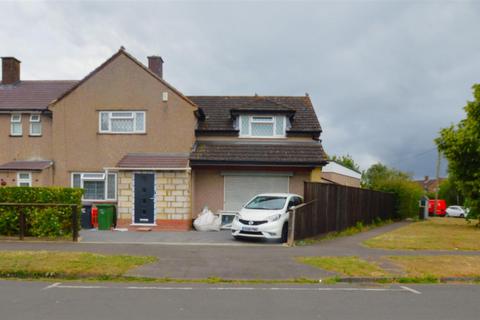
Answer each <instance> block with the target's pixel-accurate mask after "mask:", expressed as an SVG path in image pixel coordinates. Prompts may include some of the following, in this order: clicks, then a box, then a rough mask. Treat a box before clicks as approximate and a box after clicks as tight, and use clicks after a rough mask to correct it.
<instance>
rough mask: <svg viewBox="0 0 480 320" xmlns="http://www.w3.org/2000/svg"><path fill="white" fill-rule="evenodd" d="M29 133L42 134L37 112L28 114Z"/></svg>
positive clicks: (33, 134) (32, 134)
mask: <svg viewBox="0 0 480 320" xmlns="http://www.w3.org/2000/svg"><path fill="white" fill-rule="evenodd" d="M30 135H31V136H41V135H42V119H41V117H40V115H39V114H31V115H30Z"/></svg>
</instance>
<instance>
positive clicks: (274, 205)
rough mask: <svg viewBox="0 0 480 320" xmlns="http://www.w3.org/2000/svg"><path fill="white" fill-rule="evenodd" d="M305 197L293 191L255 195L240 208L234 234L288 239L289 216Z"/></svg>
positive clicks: (245, 236)
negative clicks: (292, 192)
mask: <svg viewBox="0 0 480 320" xmlns="http://www.w3.org/2000/svg"><path fill="white" fill-rule="evenodd" d="M301 203H303V198H302V197H301V196H299V195H297V194H291V193H265V194H259V195H256V196H255V197H253V198H252V199H251V200H250V201H248V202H247V204H246V205H244V206H243V207H242V209H240V211H239V212H238V214H237V215H236V216H235V218H234V220H233V223H232V236H233V237H234V238H235V239H239V238H265V239H279V240H281V241H282V242H285V241H287V236H288V216H289V211H290V209H291V208H292V207H294V206H298V205H299V204H301Z"/></svg>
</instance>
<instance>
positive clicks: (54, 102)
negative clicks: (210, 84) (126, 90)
mask: <svg viewBox="0 0 480 320" xmlns="http://www.w3.org/2000/svg"><path fill="white" fill-rule="evenodd" d="M122 54H123V55H124V56H126V57H127V58H129V59H130V60H131V61H133V62H134V63H136V64H137V65H138V66H139V67H140V68H142V69H143V70H144V71H146V72H147V73H148V74H150V75H151V76H152V77H154V78H155V79H157V80H158V81H160V82H161V83H162V84H163V85H165V86H166V87H167V88H169V89H170V90H172V91H173V92H175V93H176V94H177V95H178V96H180V98H182V99H183V100H185V101H186V102H188V103H189V104H190V105H192V106H194V107H196V105H195V103H194V102H192V101H191V100H190V99H189V98H187V97H186V96H184V95H183V93H181V92H180V91H178V90H177V89H176V88H175V87H174V86H172V85H171V84H169V83H168V82H167V81H165V80H164V79H162V78H160V77H159V76H158V75H156V74H155V73H154V72H152V71H151V70H150V69H148V68H147V67H146V66H145V65H144V64H143V63H141V62H140V61H138V60H137V59H136V58H134V57H133V56H132V55H131V54H129V53H128V52H127V51H126V50H125V48H124V47H120V49H119V50H118V51H117V52H116V53H115V54H114V55H113V56H111V57H110V58H109V59H107V60H106V61H105V62H104V63H102V64H101V65H100V66H98V67H97V68H95V69H94V70H93V71H92V72H90V73H89V74H88V75H87V76H85V77H84V78H83V79H82V80H80V81H79V82H77V83H76V84H75V85H74V86H73V87H71V88H70V89H69V90H67V91H66V92H64V93H63V94H62V95H60V97H58V98H57V99H56V100H55V101H53V102H52V103H51V105H54V104H56V103H58V102H59V101H61V100H62V99H64V98H65V97H67V96H68V95H69V94H70V93H72V92H73V91H75V89H77V88H78V87H80V86H81V85H82V84H83V83H84V82H86V81H87V80H88V79H90V78H91V77H93V76H94V75H95V74H96V73H98V72H99V71H101V70H102V69H103V68H105V67H106V66H108V65H109V64H110V62H112V61H114V60H115V59H116V58H117V57H118V56H120V55H122Z"/></svg>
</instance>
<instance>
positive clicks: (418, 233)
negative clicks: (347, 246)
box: [363, 218, 480, 250]
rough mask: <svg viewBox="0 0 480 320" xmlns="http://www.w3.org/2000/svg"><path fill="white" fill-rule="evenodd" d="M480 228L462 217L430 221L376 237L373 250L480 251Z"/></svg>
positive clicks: (367, 244) (373, 239)
mask: <svg viewBox="0 0 480 320" xmlns="http://www.w3.org/2000/svg"><path fill="white" fill-rule="evenodd" d="M478 239H480V228H477V227H476V226H475V225H474V224H472V223H470V222H468V221H466V220H464V219H459V218H430V219H428V220H426V221H419V222H414V223H411V224H409V225H407V226H405V227H402V228H399V229H396V230H394V231H391V232H387V233H384V234H382V235H379V236H376V237H373V238H371V239H368V240H366V241H364V242H363V243H364V244H365V245H366V246H368V247H371V248H382V249H407V250H480V241H478Z"/></svg>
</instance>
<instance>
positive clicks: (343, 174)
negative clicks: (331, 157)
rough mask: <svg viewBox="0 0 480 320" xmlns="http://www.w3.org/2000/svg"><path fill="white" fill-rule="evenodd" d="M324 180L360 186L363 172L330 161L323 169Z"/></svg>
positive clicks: (343, 184)
mask: <svg viewBox="0 0 480 320" xmlns="http://www.w3.org/2000/svg"><path fill="white" fill-rule="evenodd" d="M322 180H323V181H322V182H324V183H333V184H339V185H342V186H347V187H355V188H360V183H361V180H362V174H361V173H360V172H358V171H356V170H352V169H350V168H347V167H345V166H344V165H342V164H340V163H338V162H335V161H330V162H329V163H328V164H327V165H325V166H324V167H323V169H322Z"/></svg>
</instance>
